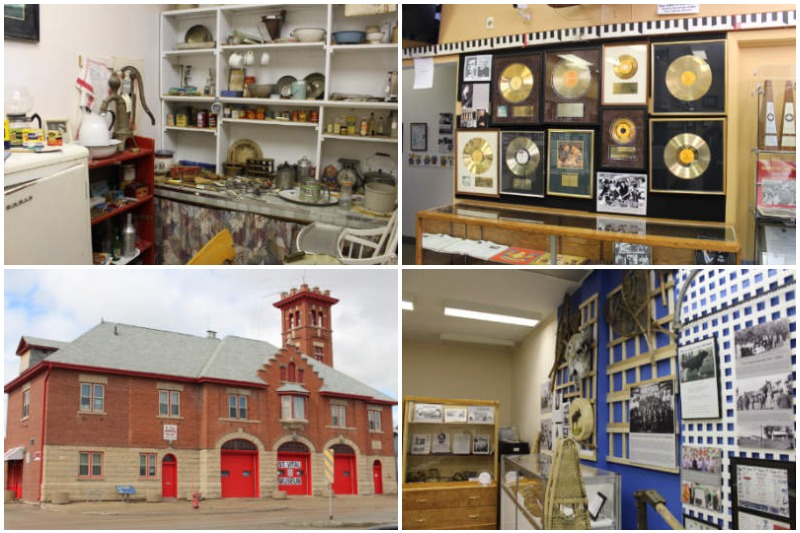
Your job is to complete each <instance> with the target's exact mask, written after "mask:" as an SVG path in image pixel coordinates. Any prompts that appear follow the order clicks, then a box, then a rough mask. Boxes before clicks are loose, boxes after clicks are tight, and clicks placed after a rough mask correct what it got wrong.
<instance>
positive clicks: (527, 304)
mask: <svg viewBox="0 0 800 533" xmlns="http://www.w3.org/2000/svg"><path fill="white" fill-rule="evenodd" d="M590 273H591V270H586V269H567V268H561V269H536V270H509V269H457V270H456V269H448V270H439V269H404V270H403V297H404V298H405V297H406V296H408V295H411V297H412V298H413V299H414V307H415V310H414V311H403V339H404V340H415V341H427V342H439V335H440V334H441V333H455V334H463V335H469V336H478V337H489V338H494V339H504V340H510V341H512V342H514V343H519V342H521V341H522V340H523V339H524V338H525V337H526V336H527V335H528V334H529V333H530V332H531V331H532V330H531V328H528V327H524V326H512V325H506V324H498V323H494V322H481V321H478V320H470V319H464V318H454V317H446V316H444V313H443V310H444V302H445V300H456V301H459V302H468V303H474V304H483V305H487V306H491V307H501V308H508V309H514V310H519V311H526V312H533V313H537V314H539V315H540V318H542V319H544V318H547V317H548V316H550V315H552V314H553V313H555V311H556V309H557V308H558V306H559V305H560V304H561V302H562V300H563V298H564V293H572V292H574V291H575V290H576V289H577V288H578V287H579V286H580V284H581V282H582V281H583V280H584V279H585V278H586V276H588V275H589V274H590Z"/></svg>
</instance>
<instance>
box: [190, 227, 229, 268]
mask: <svg viewBox="0 0 800 533" xmlns="http://www.w3.org/2000/svg"><path fill="white" fill-rule="evenodd" d="M234 259H236V247H235V246H234V244H233V235H231V232H230V231H228V230H227V229H224V230H222V231H220V232H219V233H217V234H216V235H214V236H213V237H212V238H211V240H210V241H208V242H207V243H206V244H205V246H203V247H202V248H201V249H200V251H199V252H197V253H196V254H194V257H192V258H191V259H190V260H189V262H188V263H186V264H187V265H224V264H232V263H233V260H234Z"/></svg>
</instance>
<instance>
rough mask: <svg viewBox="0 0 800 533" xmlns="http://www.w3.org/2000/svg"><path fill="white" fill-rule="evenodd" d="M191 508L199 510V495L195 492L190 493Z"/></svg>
mask: <svg viewBox="0 0 800 533" xmlns="http://www.w3.org/2000/svg"><path fill="white" fill-rule="evenodd" d="M192 508H193V509H200V493H199V492H197V491H195V492H194V493H192Z"/></svg>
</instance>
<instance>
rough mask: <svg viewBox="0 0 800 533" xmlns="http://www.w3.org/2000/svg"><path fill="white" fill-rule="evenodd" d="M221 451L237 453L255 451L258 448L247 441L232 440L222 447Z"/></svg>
mask: <svg viewBox="0 0 800 533" xmlns="http://www.w3.org/2000/svg"><path fill="white" fill-rule="evenodd" d="M222 449H223V450H237V451H252V452H254V451H257V450H258V448H257V447H256V445H255V444H253V443H252V442H250V441H249V440H244V439H233V440H229V441H228V442H226V443H225V444H223V445H222Z"/></svg>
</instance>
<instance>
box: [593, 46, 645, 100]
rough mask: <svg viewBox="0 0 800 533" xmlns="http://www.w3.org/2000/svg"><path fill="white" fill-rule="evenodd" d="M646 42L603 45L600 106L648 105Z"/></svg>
mask: <svg viewBox="0 0 800 533" xmlns="http://www.w3.org/2000/svg"><path fill="white" fill-rule="evenodd" d="M647 52H648V45H647V43H631V44H605V45H603V91H602V92H603V98H602V101H603V105H617V106H620V105H639V106H646V105H647V74H648V72H649V71H650V69H649V61H648V59H649V58H648V54H647Z"/></svg>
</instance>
